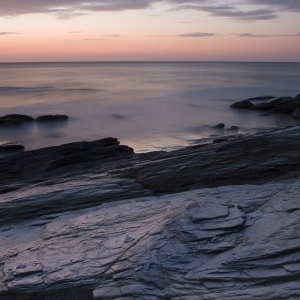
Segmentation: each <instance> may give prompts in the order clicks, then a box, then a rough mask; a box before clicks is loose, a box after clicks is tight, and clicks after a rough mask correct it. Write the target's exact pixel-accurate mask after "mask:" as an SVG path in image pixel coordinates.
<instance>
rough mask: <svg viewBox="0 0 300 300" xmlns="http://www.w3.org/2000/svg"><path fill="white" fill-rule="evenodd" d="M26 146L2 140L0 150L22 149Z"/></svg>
mask: <svg viewBox="0 0 300 300" xmlns="http://www.w3.org/2000/svg"><path fill="white" fill-rule="evenodd" d="M24 149H25V147H24V146H23V145H21V144H19V143H17V142H10V141H9V142H0V152H10V151H21V150H24Z"/></svg>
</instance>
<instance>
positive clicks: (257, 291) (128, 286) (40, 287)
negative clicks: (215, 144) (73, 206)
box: [0, 180, 300, 300]
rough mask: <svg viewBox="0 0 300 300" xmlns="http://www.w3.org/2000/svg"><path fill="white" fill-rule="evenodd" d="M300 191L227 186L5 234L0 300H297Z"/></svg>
mask: <svg viewBox="0 0 300 300" xmlns="http://www.w3.org/2000/svg"><path fill="white" fill-rule="evenodd" d="M299 193H300V181H299V180H296V181H290V182H284V183H277V184H266V185H263V186H251V185H243V186H234V187H233V186H228V187H219V188H214V189H202V190H194V191H190V192H185V193H180V194H176V195H166V196H161V197H148V198H139V199H136V200H128V201H123V202H116V203H111V204H103V205H102V206H97V207H93V208H90V209H86V210H80V211H76V212H71V213H63V214H56V215H48V216H44V217H40V218H37V219H36V220H33V221H26V222H23V223H19V224H14V225H9V226H2V227H0V238H1V244H0V249H1V251H0V253H1V256H0V261H1V264H2V274H3V275H2V284H1V285H0V297H1V299H15V298H13V293H15V294H16V295H20V296H23V297H24V298H23V299H26V296H28V298H27V299H49V297H50V296H49V295H51V294H52V295H53V294H55V295H56V296H55V298H52V299H124V298H125V297H131V298H130V299H236V300H240V299H297V297H300V290H299V283H300V281H299V280H300V264H299V261H300V238H299V234H298V233H299V230H300V202H299V201H298V195H299ZM76 289H79V292H80V289H81V290H85V295H82V296H80V293H78V294H77V295H76V296H74V294H72V292H71V293H69V294H68V293H67V292H66V294H64V291H68V290H70V291H73V293H74V291H76ZM59 291H61V293H62V295H63V296H61V295H60V294H59ZM47 295H48V296H47ZM29 296H31V297H32V298H29ZM47 297H48V298H47ZM50 299H51V298H50ZM126 299H127V298H126Z"/></svg>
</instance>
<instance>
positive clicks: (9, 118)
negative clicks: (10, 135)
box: [0, 114, 34, 127]
mask: <svg viewBox="0 0 300 300" xmlns="http://www.w3.org/2000/svg"><path fill="white" fill-rule="evenodd" d="M33 121H34V119H33V118H32V117H30V116H26V115H19V114H11V115H6V116H3V117H0V127H20V126H21V124H22V123H25V122H33Z"/></svg>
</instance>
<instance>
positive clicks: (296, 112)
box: [293, 108, 300, 119]
mask: <svg viewBox="0 0 300 300" xmlns="http://www.w3.org/2000/svg"><path fill="white" fill-rule="evenodd" d="M293 117H294V118H295V119H300V108H297V109H295V110H294V111H293Z"/></svg>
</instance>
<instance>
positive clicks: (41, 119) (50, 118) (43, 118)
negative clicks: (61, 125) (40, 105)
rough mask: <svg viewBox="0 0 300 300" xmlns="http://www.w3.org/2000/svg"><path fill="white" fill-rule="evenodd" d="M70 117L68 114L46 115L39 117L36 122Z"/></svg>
mask: <svg viewBox="0 0 300 300" xmlns="http://www.w3.org/2000/svg"><path fill="white" fill-rule="evenodd" d="M68 119H69V117H68V116H66V115H44V116H39V117H37V118H36V122H52V121H67V120H68Z"/></svg>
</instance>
